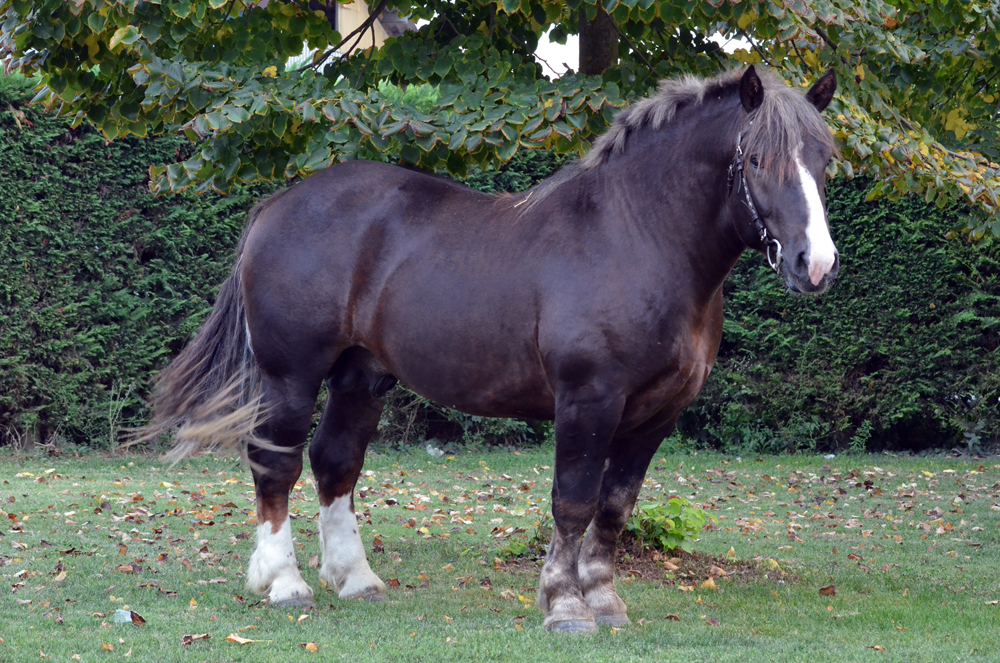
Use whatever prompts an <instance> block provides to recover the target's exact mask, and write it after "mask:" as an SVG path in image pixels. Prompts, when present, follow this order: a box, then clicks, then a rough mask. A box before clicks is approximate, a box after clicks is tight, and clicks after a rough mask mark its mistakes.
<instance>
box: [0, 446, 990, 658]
mask: <svg viewBox="0 0 1000 663" xmlns="http://www.w3.org/2000/svg"><path fill="white" fill-rule="evenodd" d="M552 463H553V461H552V450H551V448H549V449H544V448H543V449H532V450H524V451H521V452H519V453H514V452H510V451H489V452H468V451H465V450H463V451H461V452H459V453H457V454H456V455H454V456H445V457H441V458H432V457H430V456H428V455H427V453H426V452H425V451H423V450H422V449H415V450H413V451H412V452H408V453H400V452H397V451H393V450H390V449H387V448H380V449H375V450H373V451H372V452H370V453H369V455H368V460H367V464H366V466H365V475H364V476H363V477H362V479H361V481H360V483H359V486H358V489H359V490H358V493H356V495H355V500H356V504H357V509H358V512H359V514H363V521H362V524H363V527H362V537H363V539H364V541H365V544H366V547H367V549H368V553H369V560H370V561H371V564H372V567H373V569H374V570H375V572H376V573H378V574H379V575H380V576H381V577H382V578H383V580H385V581H386V582H387V583H389V584H390V586H391V587H390V589H389V599H388V601H386V602H385V603H382V604H374V605H373V604H367V603H364V602H362V601H341V600H339V599H338V598H337V597H336V596H335V595H334V594H333V593H331V592H329V591H327V590H326V589H324V588H322V587H320V585H319V580H318V571H317V569H316V568H315V567H314V565H315V558H313V556H314V555H316V554H317V553H318V552H319V537H318V533H317V525H316V520H315V517H316V512H317V508H318V503H317V499H316V492H315V491H314V490H313V487H312V480H311V475H308V474H306V475H304V476H303V480H302V481H301V482H300V483H299V485H298V490H296V491H295V493H294V495H293V501H292V509H293V513H295V514H297V518H296V519H295V520H293V522H292V527H293V532H294V533H295V536H296V541H297V545H298V547H299V549H300V550H299V561H300V565H301V567H302V569H303V576H304V577H305V579H306V581H307V582H309V583H310V584H311V585H312V586H313V588H314V589H315V590H316V598H317V603H318V607H317V608H315V609H309V610H299V609H295V610H284V609H275V608H270V607H268V606H267V605H264V604H261V603H259V602H258V597H255V596H252V595H248V593H247V592H246V590H245V589H244V587H243V572H244V569H245V566H246V563H247V559H248V558H249V556H250V553H251V552H252V550H253V537H254V531H255V521H254V517H253V513H254V505H253V484H252V481H251V478H250V474H249V472H247V471H246V470H245V469H244V468H243V467H241V465H240V464H239V462H238V461H236V460H234V459H231V458H218V457H214V456H203V457H200V458H197V459H191V460H188V461H185V462H183V463H181V464H179V465H177V466H176V467H173V468H171V467H168V466H165V465H164V464H163V463H162V462H161V461H160V460H159V459H158V458H156V457H152V456H137V455H132V456H108V455H106V454H98V453H91V454H88V455H87V456H85V457H82V458H67V457H65V456H63V457H59V458H51V457H48V456H41V455H24V454H21V455H15V454H12V453H11V452H9V451H5V452H4V453H3V454H2V455H0V518H2V520H3V523H2V529H0V533H2V535H0V576H2V579H3V585H4V591H3V595H2V597H0V638H2V643H0V661H2V662H3V663H15V662H20V661H36V660H41V659H43V658H47V659H48V660H52V661H72V660H82V661H110V660H118V659H125V658H128V659H129V660H134V661H198V662H200V661H267V662H269V663H273V662H275V661H286V660H287V661H296V660H304V661H310V660H324V661H326V660H330V661H337V660H348V661H361V660H363V661H382V660H386V661H433V662H436V661H452V660H454V661H470V660H474V661H523V662H525V663H527V662H529V661H530V662H532V663H534V661H549V660H553V661H572V662H574V663H577V662H579V661H685V662H693V661H712V662H722V661H739V662H740V663H748V662H750V661H838V662H839V661H907V662H916V661H934V662H940V661H967V660H968V661H1000V604H998V600H1000V505H998V499H1000V460H998V459H997V458H989V459H959V458H944V457H935V458H929V457H922V458H894V457H889V456H838V457H837V458H835V459H831V460H825V459H824V458H823V457H821V456H805V455H803V456H782V457H763V458H743V459H738V458H735V457H729V456H723V455H719V454H714V453H706V452H698V453H693V452H686V453H668V454H663V455H660V456H658V457H657V459H656V461H655V462H654V466H653V467H652V468H650V471H649V474H648V476H647V481H646V485H645V489H644V494H643V496H642V497H641V499H642V500H655V499H666V498H667V497H669V496H670V495H679V496H682V497H687V498H689V499H692V500H693V501H695V502H698V503H701V504H702V505H704V506H705V508H707V509H711V513H712V514H713V515H715V516H716V517H717V518H718V523H717V525H715V526H713V527H712V528H711V529H709V530H707V531H705V532H703V533H702V538H701V540H700V541H699V543H698V544H697V546H696V551H697V552H696V554H695V556H693V557H687V556H685V557H683V558H682V559H680V560H675V563H677V564H678V565H679V567H680V568H679V569H678V570H675V571H673V572H670V571H667V570H666V569H665V568H664V565H663V562H665V561H667V559H666V558H657V557H654V556H650V555H645V556H639V555H637V554H635V550H634V549H633V551H632V554H625V553H623V554H622V563H621V567H620V574H619V579H618V587H619V593H620V594H621V595H622V597H623V598H624V599H625V602H626V603H627V604H628V606H629V615H630V616H631V618H632V620H633V622H635V623H634V624H633V625H632V626H629V627H626V628H623V629H620V630H614V629H609V628H603V629H602V630H601V632H600V633H598V634H597V635H594V636H589V637H567V636H556V635H551V634H548V633H547V632H546V631H545V630H544V628H543V627H542V616H541V613H540V612H539V611H538V609H537V608H536V607H535V588H536V586H537V582H538V570H539V566H538V564H539V562H538V561H537V559H536V558H535V557H534V556H533V554H532V551H533V550H534V551H537V550H539V549H540V547H539V546H538V545H537V539H536V537H537V536H540V535H541V536H544V532H545V526H546V524H547V520H546V518H545V516H546V514H547V512H548V510H549V493H550V489H551V484H552V469H551V465H552ZM373 547H374V551H373ZM526 547H527V551H526V553H525V554H523V555H522V556H520V557H512V556H513V555H514V554H515V553H519V552H524V551H525V548H526ZM311 558H313V559H311ZM498 558H500V559H498ZM712 564H715V565H717V566H719V567H721V568H722V569H724V570H725V571H726V574H727V575H726V576H720V577H716V578H714V579H713V582H714V584H715V586H716V588H715V589H711V588H710V587H709V588H704V587H702V586H701V585H702V584H703V583H705V582H706V581H707V580H708V569H709V568H710V566H711V565H712ZM831 585H832V586H833V587H834V588H835V589H834V590H832V591H835V594H832V595H831V594H829V593H827V594H821V593H820V589H821V588H824V587H829V586H831ZM830 591H831V590H827V592H830ZM116 610H132V611H135V613H138V614H139V615H141V616H142V618H144V619H145V624H144V625H143V626H136V625H134V624H131V623H123V624H120V623H115V622H114V617H115V615H116V614H120V613H116ZM202 634H208V636H209V637H208V638H204V639H195V640H194V641H193V642H191V643H190V644H186V645H185V644H182V642H183V641H184V636H197V635H202ZM230 634H236V635H237V636H239V637H241V638H246V639H250V640H253V641H254V642H250V643H247V644H242V645H241V644H237V643H236V642H232V641H229V640H227V636H229V635H230ZM306 644H311V646H310V647H309V649H307V648H306V647H305V646H304V645H306ZM314 648H315V649H316V650H317V651H315V652H314V651H310V650H311V649H314Z"/></svg>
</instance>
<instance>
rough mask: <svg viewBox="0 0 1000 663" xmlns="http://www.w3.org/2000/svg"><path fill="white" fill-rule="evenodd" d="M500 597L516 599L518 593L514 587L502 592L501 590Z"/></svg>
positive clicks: (509, 599) (510, 599)
mask: <svg viewBox="0 0 1000 663" xmlns="http://www.w3.org/2000/svg"><path fill="white" fill-rule="evenodd" d="M500 598H502V599H507V600H508V601H513V600H514V599H516V598H517V594H515V593H514V590H512V589H505V590H503V591H502V592H500Z"/></svg>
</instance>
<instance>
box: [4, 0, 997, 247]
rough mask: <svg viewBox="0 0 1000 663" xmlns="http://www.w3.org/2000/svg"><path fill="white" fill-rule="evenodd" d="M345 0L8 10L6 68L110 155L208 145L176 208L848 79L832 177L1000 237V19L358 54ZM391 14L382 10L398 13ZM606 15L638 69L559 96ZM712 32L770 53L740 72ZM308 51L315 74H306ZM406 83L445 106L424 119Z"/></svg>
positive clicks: (617, 19)
mask: <svg viewBox="0 0 1000 663" xmlns="http://www.w3.org/2000/svg"><path fill="white" fill-rule="evenodd" d="M334 1H335V0H273V1H272V2H269V3H267V4H266V6H264V7H260V6H259V4H258V3H248V2H246V1H245V0H68V1H67V0H0V54H2V53H6V54H7V55H8V56H9V57H10V58H11V62H12V63H13V64H14V65H15V66H19V67H21V68H22V69H23V70H24V71H25V72H26V73H29V74H30V73H33V72H40V73H41V74H42V81H43V83H42V86H41V88H40V91H39V93H38V96H37V99H38V100H39V101H45V102H46V103H48V104H50V105H54V106H56V107H58V108H59V110H61V111H62V112H63V113H65V114H68V115H72V116H73V117H74V118H75V121H76V122H82V121H84V120H87V121H89V122H92V123H93V124H94V125H96V126H97V127H99V128H100V129H101V131H103V132H104V134H105V136H106V137H107V138H109V139H112V138H115V137H118V136H127V135H139V136H145V135H147V134H149V133H162V132H183V133H184V134H185V135H187V136H188V137H189V138H190V139H191V140H193V141H196V143H197V144H198V149H197V150H196V151H195V152H194V153H193V154H192V156H191V158H189V159H186V160H183V161H180V160H178V161H175V162H173V163H164V164H159V165H156V166H154V167H153V168H152V169H151V171H150V172H151V177H152V187H153V188H154V190H155V191H158V192H160V191H167V190H170V191H181V190H184V189H186V188H188V187H194V188H195V189H196V190H197V191H204V190H207V189H209V188H214V189H217V190H219V191H229V190H230V189H231V187H232V186H233V185H234V183H237V182H243V183H246V182H253V181H256V180H258V179H275V178H286V177H293V176H295V175H307V174H309V173H312V172H315V171H317V170H319V169H321V168H324V167H326V166H328V165H329V164H331V163H332V162H334V161H336V160H346V159H356V158H374V159H385V158H387V155H392V156H394V157H395V156H398V157H399V158H400V159H401V160H402V161H403V162H404V163H409V164H415V165H419V166H422V167H426V168H433V169H443V168H447V170H449V171H450V172H452V173H453V174H462V173H464V172H465V170H466V168H467V167H468V165H469V164H480V165H485V164H489V163H496V162H505V161H507V160H508V159H510V158H511V156H512V155H513V154H514V153H515V152H516V151H517V150H519V149H522V148H529V149H535V148H549V149H555V150H557V151H560V152H573V151H581V150H583V149H585V147H586V145H587V143H588V140H589V139H590V138H591V137H592V136H593V135H594V134H596V133H599V132H601V131H602V130H603V129H604V128H605V127H606V126H607V124H608V122H609V120H610V119H611V117H612V115H613V112H614V109H615V108H616V107H618V106H621V105H622V104H624V103H626V102H627V101H628V100H630V99H632V98H635V97H637V96H640V95H645V94H647V93H648V92H649V91H650V90H652V89H653V87H654V83H655V81H656V80H657V79H659V78H661V77H666V76H673V75H676V74H679V73H682V72H692V73H696V74H710V73H714V72H716V71H718V70H720V69H723V68H725V67H728V66H733V65H737V64H739V62H758V61H762V60H763V61H766V62H767V63H768V64H769V65H771V66H772V67H775V68H777V69H779V70H781V72H782V74H783V76H785V78H786V79H787V80H788V82H789V83H790V84H792V85H806V84H807V83H808V81H809V80H812V79H815V77H816V76H818V75H819V74H820V73H822V71H823V70H825V69H826V68H828V67H833V68H834V69H836V70H837V71H838V74H839V81H840V89H839V91H838V96H837V100H836V102H835V103H834V105H833V108H832V110H831V111H830V112H829V115H830V123H831V126H832V128H833V130H834V131H835V133H836V134H837V136H838V137H839V138H840V141H841V144H842V147H843V158H842V160H840V161H839V162H838V163H836V164H834V165H833V166H832V167H831V173H833V174H835V173H837V172H843V173H845V174H846V175H848V176H849V177H850V176H853V175H854V174H856V173H864V174H866V175H868V176H869V177H870V178H871V181H872V182H873V183H874V185H873V188H872V190H871V195H872V196H877V195H884V194H888V195H900V194H902V193H905V192H920V193H922V194H923V195H924V198H925V200H926V201H927V202H937V203H939V204H940V205H942V206H943V205H945V204H947V202H948V201H949V200H954V199H965V200H967V201H968V202H969V203H971V204H972V205H973V206H974V207H975V208H976V209H977V210H978V211H979V213H978V214H977V215H973V216H972V217H963V222H962V226H963V227H962V228H961V229H962V230H965V231H968V232H970V233H971V234H972V235H973V236H981V235H982V234H983V233H985V232H987V231H989V230H992V231H993V232H994V233H995V234H1000V220H998V219H1000V216H998V210H1000V201H998V198H997V192H998V191H1000V171H998V166H997V163H996V161H998V160H1000V136H998V132H997V122H996V120H997V117H996V116H997V112H998V109H1000V89H998V81H997V73H1000V25H998V23H997V20H998V16H1000V8H998V5H997V3H995V2H992V3H985V2H981V0H930V1H926V2H925V1H923V0H744V1H742V2H731V1H727V0H676V1H675V2H660V1H658V0H596V1H595V2H594V3H592V2H589V1H588V0H495V1H489V0H393V7H395V8H396V9H398V10H399V12H400V13H401V14H403V15H408V16H410V17H411V18H412V19H414V20H420V21H422V22H425V23H423V26H422V27H421V29H420V30H419V31H415V32H409V33H407V34H405V35H403V36H402V37H399V38H395V39H390V40H389V41H388V42H387V43H385V45H384V46H382V47H381V48H377V49H368V50H365V51H356V52H351V51H352V49H351V46H352V45H353V44H354V43H356V40H357V38H358V37H359V34H347V35H342V34H340V33H338V32H337V31H336V30H334V29H333V27H332V26H331V23H330V22H329V21H328V20H327V16H328V13H327V12H326V11H324V10H325V9H329V6H327V5H324V4H323V2H329V3H330V4H331V5H332V4H333V3H334ZM371 1H372V11H373V14H377V13H378V12H380V11H381V10H382V9H383V8H384V7H385V6H386V0H380V1H379V2H378V4H375V0H371ZM599 11H606V12H607V13H608V15H609V16H610V17H611V18H612V19H613V22H614V25H615V30H616V31H617V34H618V43H619V46H618V50H619V56H620V57H619V58H617V63H616V64H612V65H611V66H609V67H607V68H606V69H604V71H603V74H602V75H601V76H591V77H585V76H581V75H580V74H578V73H574V72H567V73H566V74H565V75H562V76H560V77H558V78H556V79H554V80H548V79H546V78H545V76H543V72H542V68H541V67H540V66H539V65H538V64H537V62H536V60H535V59H534V57H533V55H532V54H533V52H534V50H535V48H536V45H537V43H538V39H539V36H540V35H542V34H544V33H546V32H547V31H550V30H551V36H552V38H553V39H554V40H556V41H559V40H562V39H565V37H566V36H567V35H570V34H577V33H579V32H580V30H581V23H582V24H584V25H587V24H588V21H591V20H594V19H595V18H596V17H597V15H598V12H599ZM363 27H364V26H363ZM712 35H722V36H724V37H727V38H729V37H740V38H745V39H746V40H747V42H746V43H749V44H750V48H747V49H740V50H737V51H736V53H734V54H733V55H732V56H728V55H727V54H726V53H725V52H724V51H723V50H722V49H721V48H720V47H719V45H718V44H717V43H716V42H714V41H712V40H711V39H710V37H711V36H712ZM303 48H308V49H314V52H315V55H314V56H313V59H312V61H311V62H308V63H307V64H305V65H304V66H301V67H298V68H289V67H286V65H285V63H286V62H287V61H288V60H289V58H291V57H294V56H298V55H300V53H302V51H303ZM341 54H343V55H341ZM614 61H615V59H614V58H612V59H611V62H614ZM387 81H388V82H390V83H392V84H393V85H395V86H399V87H401V88H406V89H408V88H409V86H412V85H431V86H434V87H435V88H436V93H435V95H434V98H433V100H432V103H430V104H427V103H424V104H413V103H407V100H406V99H405V98H402V97H401V95H398V94H387V88H386V82H387ZM380 83H381V84H382V85H381V86H380ZM427 98H428V97H424V98H423V100H424V101H426V100H427Z"/></svg>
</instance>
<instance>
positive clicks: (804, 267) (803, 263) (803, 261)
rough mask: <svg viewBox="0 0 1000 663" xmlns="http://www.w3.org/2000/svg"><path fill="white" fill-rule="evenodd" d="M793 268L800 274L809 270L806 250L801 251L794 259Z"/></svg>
mask: <svg viewBox="0 0 1000 663" xmlns="http://www.w3.org/2000/svg"><path fill="white" fill-rule="evenodd" d="M795 270H796V271H797V272H799V273H800V274H805V273H808V272H809V258H808V257H807V256H806V252H805V251H803V252H802V253H800V254H799V255H798V257H797V258H796V259H795Z"/></svg>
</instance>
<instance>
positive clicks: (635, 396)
mask: <svg viewBox="0 0 1000 663" xmlns="http://www.w3.org/2000/svg"><path fill="white" fill-rule="evenodd" d="M716 327H720V329H716ZM720 331H721V326H717V325H714V324H711V322H710V323H709V324H706V325H703V326H699V327H698V328H696V329H694V330H693V331H692V332H690V333H688V334H685V335H684V337H683V338H680V339H675V342H674V343H673V344H672V348H671V350H670V351H668V352H667V353H666V355H665V356H660V357H658V359H659V361H656V360H655V359H653V357H651V358H650V359H651V361H650V366H654V367H655V368H654V369H653V371H652V374H651V375H650V376H648V378H647V380H645V381H644V382H643V383H642V384H641V385H637V387H636V388H635V391H633V393H632V394H631V395H630V396H629V398H628V401H627V402H626V406H625V411H624V413H623V416H622V428H623V429H625V430H630V429H633V428H637V427H639V426H642V425H644V424H647V423H650V424H654V425H655V424H658V423H664V422H666V421H669V420H673V419H675V418H676V417H677V415H678V414H680V411H681V410H682V409H683V408H684V407H686V406H687V405H688V404H689V403H690V402H691V401H692V400H694V398H695V397H696V396H697V395H698V392H700V391H701V388H702V387H703V386H704V384H705V380H707V379H708V375H709V373H710V372H711V370H712V366H713V365H714V364H715V357H716V355H717V354H718V351H719V342H720V340H721V338H720V333H719V332H720Z"/></svg>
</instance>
